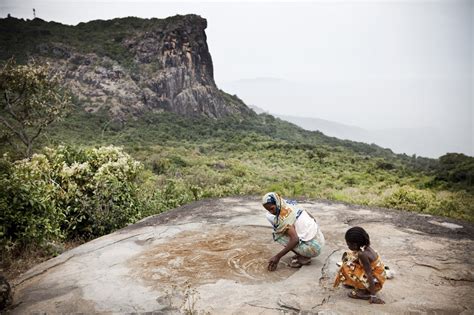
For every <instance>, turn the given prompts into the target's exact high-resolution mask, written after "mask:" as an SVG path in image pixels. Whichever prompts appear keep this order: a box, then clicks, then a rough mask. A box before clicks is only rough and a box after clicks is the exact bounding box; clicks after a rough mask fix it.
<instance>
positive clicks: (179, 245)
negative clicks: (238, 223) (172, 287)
mask: <svg viewBox="0 0 474 315" xmlns="http://www.w3.org/2000/svg"><path fill="white" fill-rule="evenodd" d="M281 248H282V247H281V246H280V245H278V244H276V243H274V242H273V240H272V235H271V229H266V228H263V227H252V226H244V227H236V228H230V227H222V228H209V229H208V230H206V231H185V232H181V233H179V234H177V235H175V236H174V237H173V238H172V239H170V240H169V241H168V242H166V243H163V244H160V245H157V246H155V247H152V248H150V249H149V250H147V251H145V252H144V253H142V254H141V255H140V256H138V257H136V258H135V259H133V260H132V261H131V265H132V270H134V273H135V274H136V275H139V276H140V277H141V278H142V279H143V280H145V281H146V282H148V283H150V284H151V285H153V286H155V285H156V286H159V285H160V284H164V283H167V284H180V283H184V282H188V283H190V284H191V285H196V284H205V283H213V282H216V281H217V280H219V279H229V280H235V281H237V282H239V283H249V284H251V283H259V282H260V281H262V280H265V282H276V281H280V280H282V279H286V278H287V277H289V276H290V275H291V274H293V273H294V272H295V271H296V270H295V269H293V268H290V267H288V266H287V263H286V262H287V261H288V260H289V256H290V254H288V255H287V256H288V257H284V258H283V259H282V260H281V261H280V264H279V266H278V269H277V270H276V271H274V272H269V271H267V266H268V259H269V258H271V257H272V256H273V255H275V254H276V253H277V252H278V251H279V250H281Z"/></svg>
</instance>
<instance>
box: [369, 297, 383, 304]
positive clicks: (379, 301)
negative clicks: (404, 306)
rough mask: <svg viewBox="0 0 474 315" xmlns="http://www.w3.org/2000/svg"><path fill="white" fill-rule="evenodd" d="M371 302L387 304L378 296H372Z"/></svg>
mask: <svg viewBox="0 0 474 315" xmlns="http://www.w3.org/2000/svg"><path fill="white" fill-rule="evenodd" d="M369 303H370V304H385V301H384V300H382V299H381V298H379V297H377V296H371V297H370V299H369Z"/></svg>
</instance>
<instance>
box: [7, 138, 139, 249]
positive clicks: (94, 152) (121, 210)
mask: <svg viewBox="0 0 474 315" xmlns="http://www.w3.org/2000/svg"><path fill="white" fill-rule="evenodd" d="M44 151H45V152H44V153H43V154H34V155H33V156H32V157H31V159H25V160H19V161H16V162H10V161H8V160H7V159H6V158H4V159H3V160H2V164H1V165H2V167H1V170H2V173H1V178H0V180H1V186H0V213H1V215H0V223H1V225H0V226H1V231H0V233H1V234H0V237H1V238H0V239H1V242H2V245H3V246H6V245H8V244H10V245H11V244H15V243H17V244H20V245H21V244H28V243H37V244H42V243H44V241H45V240H49V239H54V238H60V237H67V238H78V237H79V238H85V239H88V238H93V237H97V236H100V235H104V234H107V233H110V232H111V231H114V230H116V229H118V228H121V227H123V226H124V225H126V224H128V223H131V222H135V221H136V220H137V219H138V218H139V217H140V209H139V208H140V203H141V201H140V200H139V195H138V182H137V177H138V174H139V173H140V171H141V169H142V166H141V164H140V163H139V162H137V161H135V160H133V159H132V158H131V157H130V156H129V155H128V154H126V153H124V152H123V151H122V149H120V148H117V147H113V146H109V147H101V148H98V149H96V148H89V149H74V148H71V147H63V146H61V147H58V148H56V149H48V148H47V149H45V150H44Z"/></svg>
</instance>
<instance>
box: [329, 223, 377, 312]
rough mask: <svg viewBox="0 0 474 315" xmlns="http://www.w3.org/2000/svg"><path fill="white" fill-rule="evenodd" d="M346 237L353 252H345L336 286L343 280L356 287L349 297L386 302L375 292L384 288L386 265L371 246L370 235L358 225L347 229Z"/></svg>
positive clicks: (371, 301) (345, 283)
mask: <svg viewBox="0 0 474 315" xmlns="http://www.w3.org/2000/svg"><path fill="white" fill-rule="evenodd" d="M345 238H346V243H347V246H348V247H349V249H350V250H351V251H352V252H347V253H345V254H344V256H343V262H342V266H341V268H340V269H339V272H338V273H337V275H336V279H335V281H334V287H337V286H338V285H339V284H340V283H341V282H342V283H343V284H344V285H346V286H349V287H352V288H354V289H353V290H352V291H351V292H350V293H349V294H348V295H349V297H351V298H354V299H363V300H369V302H370V303H374V304H384V303H385V302H384V301H383V300H382V299H381V298H379V297H377V296H376V295H375V293H376V292H378V291H380V290H381V289H382V286H383V284H384V282H385V279H386V275H385V267H384V264H383V263H382V261H381V260H380V256H379V255H378V254H377V252H376V251H375V250H373V249H372V248H371V247H370V238H369V235H368V234H367V232H366V231H365V230H364V229H363V228H361V227H358V226H356V227H353V228H350V229H349V230H347V232H346V236H345Z"/></svg>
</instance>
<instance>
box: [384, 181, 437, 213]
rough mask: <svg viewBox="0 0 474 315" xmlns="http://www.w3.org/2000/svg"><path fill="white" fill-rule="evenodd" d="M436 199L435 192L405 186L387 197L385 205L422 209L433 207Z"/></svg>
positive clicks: (422, 210)
mask: <svg viewBox="0 0 474 315" xmlns="http://www.w3.org/2000/svg"><path fill="white" fill-rule="evenodd" d="M435 201H436V199H435V196H434V194H432V193H430V192H429V191H424V190H419V189H415V188H412V187H410V186H403V187H400V188H399V189H397V190H395V191H394V192H393V193H392V194H391V195H390V196H388V197H386V199H385V205H386V206H388V207H390V208H395V209H403V210H411V211H421V212H424V211H425V210H428V209H430V208H432V206H433V204H434V202H435Z"/></svg>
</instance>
